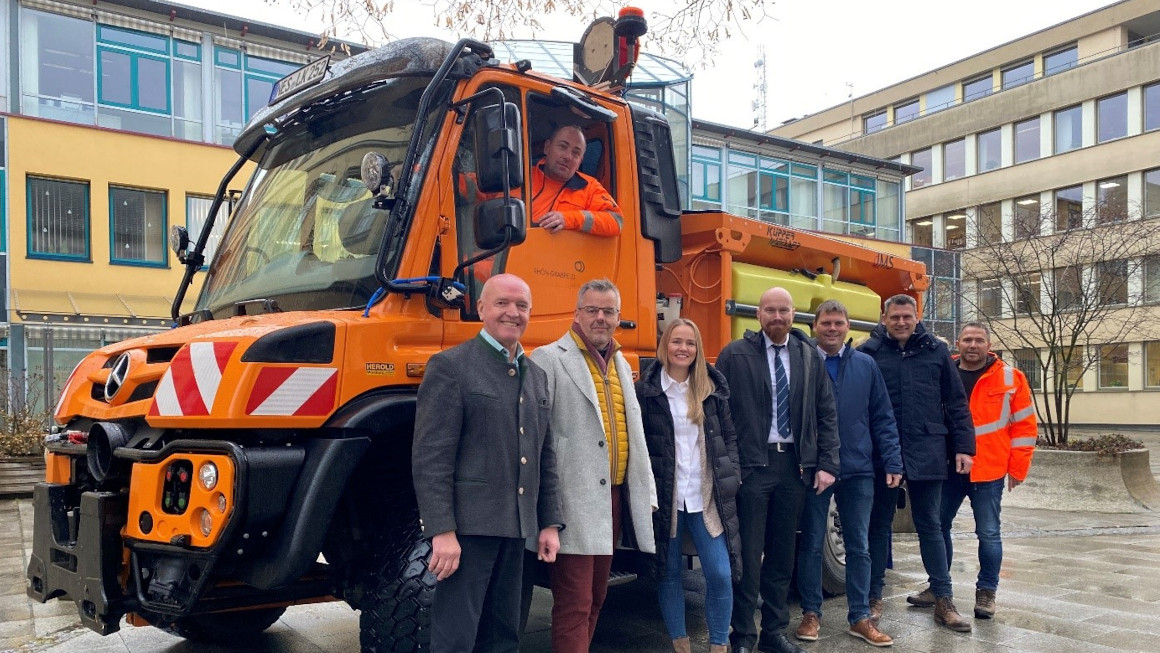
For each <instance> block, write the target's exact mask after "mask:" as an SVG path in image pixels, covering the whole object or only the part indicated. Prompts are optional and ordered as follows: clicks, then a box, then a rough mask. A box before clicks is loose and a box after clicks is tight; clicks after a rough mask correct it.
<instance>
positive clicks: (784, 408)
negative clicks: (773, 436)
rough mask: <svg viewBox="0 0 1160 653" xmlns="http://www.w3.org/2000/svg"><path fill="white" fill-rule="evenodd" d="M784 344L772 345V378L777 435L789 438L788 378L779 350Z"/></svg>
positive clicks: (785, 438) (784, 438)
mask: <svg viewBox="0 0 1160 653" xmlns="http://www.w3.org/2000/svg"><path fill="white" fill-rule="evenodd" d="M782 349H785V345H773V378H774V381H775V382H776V383H777V397H776V401H777V435H778V437H780V438H782V439H783V440H788V439H790V437H791V436H790V432H789V379H788V378H787V377H786V375H785V366H784V365H782V364H781V350H782Z"/></svg>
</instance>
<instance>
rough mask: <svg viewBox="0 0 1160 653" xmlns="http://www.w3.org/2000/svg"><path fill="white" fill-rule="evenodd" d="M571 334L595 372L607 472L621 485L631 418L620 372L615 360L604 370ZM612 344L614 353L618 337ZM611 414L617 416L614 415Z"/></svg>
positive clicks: (582, 343) (593, 382) (625, 467)
mask: <svg viewBox="0 0 1160 653" xmlns="http://www.w3.org/2000/svg"><path fill="white" fill-rule="evenodd" d="M572 338H573V339H574V340H575V341H576V346H577V347H579V348H580V351H581V352H583V354H584V362H586V363H588V371H589V372H590V373H591V374H592V384H593V385H594V386H595V387H596V398H597V399H598V400H599V401H598V403H599V404H600V417H601V418H602V419H603V420H604V439H605V442H607V443H608V446H607V449H608V473H609V476H611V477H612V479H613V480H612V484H613V485H620V484H622V483H624V475H625V472H626V471H627V470H628V422H627V419H626V418H625V413H624V388H623V387H622V386H621V384H620V375H619V374H617V372H616V363H615V360H614V361H612V362H609V364H608V376H607V377H605V376H604V375H603V374H601V373H600V368H599V367H597V366H596V361H594V360H592V355H591V354H589V353H588V348H587V347H585V346H584V342H583V341H581V340H580V338H579V336H577V335H576V334H575V333H572ZM612 347H613V352H614V353H615V351H616V350H618V349H620V345H618V344H616V342H615V341H613V343H612ZM610 407H611V408H612V410H611V411H610V410H609V408H610ZM610 414H611V415H612V416H614V417H613V418H611V419H610V417H609V415H610Z"/></svg>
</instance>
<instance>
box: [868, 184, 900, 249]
mask: <svg viewBox="0 0 1160 653" xmlns="http://www.w3.org/2000/svg"><path fill="white" fill-rule="evenodd" d="M899 185H900V184H899V183H898V182H896V181H885V180H882V179H879V180H878V192H877V194H876V196H875V198H874V201H875V204H876V206H877V208H876V212H877V214H878V236H877V237H878V239H879V240H889V241H892V242H898V241H899V240H901V237H900V236H901V234H899V230H898V224H899V219H900V216H899V206H898V191H899Z"/></svg>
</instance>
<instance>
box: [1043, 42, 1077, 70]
mask: <svg viewBox="0 0 1160 653" xmlns="http://www.w3.org/2000/svg"><path fill="white" fill-rule="evenodd" d="M1077 63H1079V49H1078V48H1076V47H1075V46H1074V45H1073V46H1071V47H1070V48H1067V49H1065V50H1056V51H1055V52H1052V53H1051V54H1048V55H1044V57H1043V74H1044V75H1054V74H1056V73H1061V72H1063V71H1065V70H1068V69H1071V68H1075V66H1076V64H1077Z"/></svg>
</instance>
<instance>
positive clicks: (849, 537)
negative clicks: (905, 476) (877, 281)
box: [795, 299, 902, 646]
mask: <svg viewBox="0 0 1160 653" xmlns="http://www.w3.org/2000/svg"><path fill="white" fill-rule="evenodd" d="M849 333H850V318H849V313H848V312H847V311H846V307H845V306H843V305H842V303H841V302H839V301H837V300H833V299H831V300H828V301H825V302H822V304H821V305H820V306H818V308H817V310H816V311H815V313H814V337H815V338H816V339H817V347H818V353H820V354H821V355H822V356H823V357H825V363H826V372H827V374H828V375H829V377H830V381H831V382H832V383H833V384H834V399H835V401H836V402H837V407H838V437H839V438H840V440H841V448H840V450H839V454H838V459H839V461H840V464H841V474H840V475H839V477H838V481H837V482H836V483H835V484H834V485H832V486H831V487H830V488H829V489H827V490H826V491H825V492H822V493H821V494H810V495H808V496H807V497H806V500H805V506H804V507H803V509H802V518H801V531H802V535H801V543H800V544H799V546H798V576H797V578H798V592H799V593H800V594H801V597H802V621H801V625H800V626H798V629H797V632H796V633H795V635H796V637H797V638H798V639H800V640H802V641H806V642H812V641H816V640H817V639H818V626H819V621H820V620H821V617H822V546H823V543H824V540H825V537H826V517H827V515H828V514H829V512H830V498H831V497H836V500H837V504H838V514H839V516H840V518H841V520H842V540H843V541H844V543H845V547H846V604H847V606H848V612H847V615H846V620H847V621H848V622H849V624H850V630H849V632H850V635H852V636H854V637H858V638H860V639H863V640H865V641H866V642H867V643H869V644H871V645H873V646H890V645H891V644H893V643H894V640H893V639H891V638H890V636H889V635H886V634H884V633H882V632H880V631H879V630H878V626H877V624H876V623H874V622H873V621H871V619H870V603H869V602H870V549H869V540H868V536H869V527H870V508H871V506H872V505H873V504H874V484H875V477H876V474H875V472H876V471H877V476H879V477H881V476H883V475H884V476H885V478H884V479H883V480H880V481H879V482H880V483H884V484H885V485H887V486H888V487H891V488H896V487H898V484H899V483H901V482H902V449H901V448H900V447H899V444H898V428H897V427H896V426H895V424H894V411H893V410H892V409H891V407H890V395H889V394H888V393H887V391H886V383H885V382H884V381H883V380H882V373H881V372H879V371H878V365H877V364H875V363H874V359H873V358H870V357H869V356H867V355H866V354H863V353H862V352H860V351H856V350H855V349H854V347H853V346H851V344H850V343H848V342H847V341H846V338H847V336H848V335H849Z"/></svg>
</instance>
